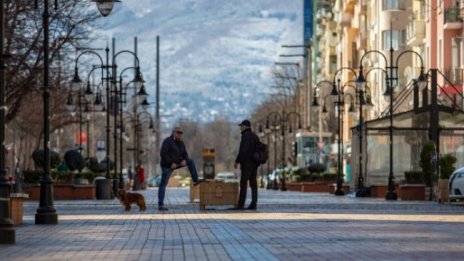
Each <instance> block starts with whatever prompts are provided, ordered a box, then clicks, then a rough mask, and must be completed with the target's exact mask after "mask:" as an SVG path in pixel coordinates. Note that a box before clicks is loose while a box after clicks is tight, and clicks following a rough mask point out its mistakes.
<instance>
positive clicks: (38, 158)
mask: <svg viewBox="0 0 464 261" xmlns="http://www.w3.org/2000/svg"><path fill="white" fill-rule="evenodd" d="M44 158H45V155H44V150H43V149H38V150H34V152H32V159H33V160H34V164H35V165H36V166H37V167H38V168H41V169H43V168H44ZM60 163H61V158H60V155H59V154H58V153H57V152H56V151H53V150H50V168H52V169H54V168H56V167H58V165H60Z"/></svg>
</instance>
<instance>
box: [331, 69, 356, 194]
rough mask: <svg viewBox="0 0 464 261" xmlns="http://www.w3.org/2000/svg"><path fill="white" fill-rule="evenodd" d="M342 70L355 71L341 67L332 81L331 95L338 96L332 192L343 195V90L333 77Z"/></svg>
mask: <svg viewBox="0 0 464 261" xmlns="http://www.w3.org/2000/svg"><path fill="white" fill-rule="evenodd" d="M343 70H349V71H351V72H352V73H353V74H354V75H355V76H356V72H355V71H354V70H353V69H352V68H350V67H341V68H339V69H338V70H337V71H336V72H335V74H334V79H333V83H332V92H331V95H332V96H338V99H337V105H338V117H339V120H338V164H337V188H336V190H335V193H334V194H335V195H336V196H343V195H344V194H345V193H344V191H343V188H342V183H343V179H342V171H343V170H342V165H343V162H342V158H341V155H340V154H341V148H340V144H341V139H342V136H343V133H341V132H340V131H341V128H340V112H341V105H342V100H341V99H343V97H342V98H341V97H340V95H342V96H343V90H342V89H341V88H340V79H338V81H337V84H338V85H337V84H336V83H335V79H337V78H336V77H337V74H338V73H340V72H342V71H343ZM337 87H338V88H337Z"/></svg>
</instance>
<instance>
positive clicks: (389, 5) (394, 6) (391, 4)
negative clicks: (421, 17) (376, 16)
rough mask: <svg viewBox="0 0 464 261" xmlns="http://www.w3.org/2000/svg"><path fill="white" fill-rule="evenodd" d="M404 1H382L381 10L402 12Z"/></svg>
mask: <svg viewBox="0 0 464 261" xmlns="http://www.w3.org/2000/svg"><path fill="white" fill-rule="evenodd" d="M404 2H405V1H404V0H383V3H382V10H403V9H404Z"/></svg>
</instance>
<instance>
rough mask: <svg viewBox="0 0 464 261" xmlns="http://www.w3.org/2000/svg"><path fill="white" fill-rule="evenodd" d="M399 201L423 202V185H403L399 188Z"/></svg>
mask: <svg viewBox="0 0 464 261" xmlns="http://www.w3.org/2000/svg"><path fill="white" fill-rule="evenodd" d="M400 190H401V200H424V199H425V185H424V184H403V185H401V186H400Z"/></svg>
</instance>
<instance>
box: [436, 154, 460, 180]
mask: <svg viewBox="0 0 464 261" xmlns="http://www.w3.org/2000/svg"><path fill="white" fill-rule="evenodd" d="M454 163H456V157H455V156H453V155H451V154H445V155H443V156H441V158H440V161H439V164H440V178H441V179H449V178H450V176H451V174H452V173H453V171H454V170H455V167H454Z"/></svg>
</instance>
